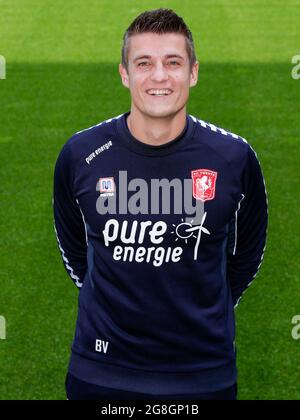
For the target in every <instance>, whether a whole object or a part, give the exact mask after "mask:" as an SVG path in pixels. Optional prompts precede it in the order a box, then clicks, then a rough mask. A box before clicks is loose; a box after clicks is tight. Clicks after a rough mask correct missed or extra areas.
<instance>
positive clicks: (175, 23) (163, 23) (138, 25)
mask: <svg viewBox="0 0 300 420" xmlns="http://www.w3.org/2000/svg"><path fill="white" fill-rule="evenodd" d="M145 32H153V33H157V34H165V33H170V32H175V33H180V34H183V35H184V36H185V39H186V49H187V53H188V56H189V62H190V68H192V65H193V64H194V63H195V62H196V61H197V58H196V54H195V46H194V41H193V36H192V33H191V31H190V30H189V28H188V27H187V25H186V23H185V22H184V20H183V19H182V17H180V16H178V15H177V14H176V13H175V12H174V11H173V10H172V9H164V8H160V9H154V10H148V11H146V12H143V13H141V14H140V15H139V16H137V17H136V18H135V19H134V21H133V22H132V23H131V24H130V25H129V27H128V28H127V30H126V32H125V33H124V36H123V45H122V65H123V66H124V67H125V69H126V70H127V72H128V48H129V43H128V40H129V38H130V37H131V36H132V35H135V34H141V33H145Z"/></svg>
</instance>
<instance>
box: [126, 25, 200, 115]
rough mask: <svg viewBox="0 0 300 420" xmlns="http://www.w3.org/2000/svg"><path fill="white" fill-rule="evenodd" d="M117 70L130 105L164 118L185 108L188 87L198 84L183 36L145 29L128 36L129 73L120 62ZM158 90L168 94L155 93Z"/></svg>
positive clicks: (195, 71) (194, 67) (194, 68)
mask: <svg viewBox="0 0 300 420" xmlns="http://www.w3.org/2000/svg"><path fill="white" fill-rule="evenodd" d="M119 72H120V74H121V77H122V82H123V85H124V86H126V87H127V88H129V90H130V94H131V101H132V104H131V105H132V108H133V107H135V108H137V109H138V110H139V111H140V112H142V113H143V114H146V115H148V116H151V117H167V116H171V115H174V114H175V113H177V112H178V111H179V110H181V109H182V108H184V107H185V105H186V103H187V101H188V97H189V89H190V87H191V86H195V85H196V83H197V79H198V62H197V63H195V64H194V65H193V67H192V69H191V68H190V63H189V57H188V54H187V50H186V42H185V37H184V35H182V34H177V33H167V34H155V33H151V32H147V33H143V34H137V35H133V36H132V37H131V38H130V39H129V51H128V73H127V71H126V69H125V68H124V67H123V66H122V64H120V65H119ZM161 89H163V90H167V92H165V93H168V94H167V95H164V94H162V93H163V92H161V94H160V95H158V93H159V90H161ZM155 93H156V94H155Z"/></svg>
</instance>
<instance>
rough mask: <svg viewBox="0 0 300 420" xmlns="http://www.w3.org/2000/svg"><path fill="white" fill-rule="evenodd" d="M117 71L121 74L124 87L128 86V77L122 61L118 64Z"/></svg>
mask: <svg viewBox="0 0 300 420" xmlns="http://www.w3.org/2000/svg"><path fill="white" fill-rule="evenodd" d="M119 73H120V75H121V79H122V83H123V85H124V86H125V87H127V88H129V78H128V74H127V71H126V69H125V67H124V66H123V65H122V63H120V64H119Z"/></svg>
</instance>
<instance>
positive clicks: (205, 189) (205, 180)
mask: <svg viewBox="0 0 300 420" xmlns="http://www.w3.org/2000/svg"><path fill="white" fill-rule="evenodd" d="M191 173H192V179H193V197H194V198H196V200H201V201H207V200H213V199H214V197H215V191H216V180H217V176H218V172H214V171H211V170H210V169H196V170H194V171H191Z"/></svg>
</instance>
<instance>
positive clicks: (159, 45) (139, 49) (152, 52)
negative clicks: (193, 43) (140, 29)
mask: <svg viewBox="0 0 300 420" xmlns="http://www.w3.org/2000/svg"><path fill="white" fill-rule="evenodd" d="M129 54H130V56H131V59H132V60H133V61H136V60H137V59H138V57H143V58H145V57H148V58H151V57H161V58H168V57H176V56H177V57H178V58H182V59H185V58H186V56H187V51H186V44H185V37H184V35H182V34H175V33H167V34H155V33H148V32H147V33H144V34H136V35H133V36H132V37H130V48H129Z"/></svg>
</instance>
